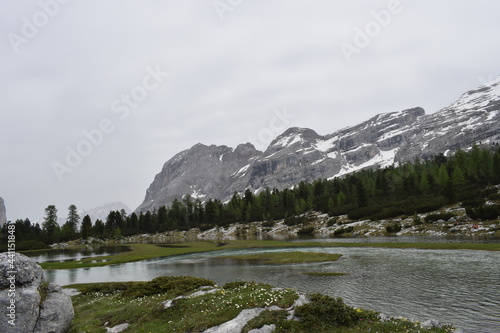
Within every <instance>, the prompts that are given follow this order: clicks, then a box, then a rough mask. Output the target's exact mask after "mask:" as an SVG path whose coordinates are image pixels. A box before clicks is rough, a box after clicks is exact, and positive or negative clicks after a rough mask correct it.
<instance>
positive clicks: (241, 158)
mask: <svg viewBox="0 0 500 333" xmlns="http://www.w3.org/2000/svg"><path fill="white" fill-rule="evenodd" d="M260 153H261V152H260V151H258V150H256V149H255V147H254V146H253V145H252V144H250V143H247V144H241V145H239V146H238V147H236V149H233V148H230V147H227V146H215V145H212V146H205V145H203V144H201V143H199V144H197V145H195V146H193V147H192V148H191V149H188V150H185V151H183V152H180V153H179V154H177V155H175V156H174V157H173V158H172V159H170V160H169V161H168V162H167V163H165V164H164V165H163V169H162V171H161V172H160V173H159V174H158V175H156V177H155V179H154V181H153V183H152V184H151V186H150V187H149V188H148V190H147V192H146V198H145V200H144V202H143V203H142V204H141V205H140V206H139V207H138V208H137V209H136V211H137V212H140V211H143V212H145V211H147V210H151V209H153V208H158V207H160V206H162V205H170V204H171V203H172V201H173V200H174V199H179V200H180V199H182V197H183V196H184V195H186V194H189V195H191V197H192V198H193V199H200V200H204V199H205V198H206V197H210V198H223V197H225V196H226V195H227V193H228V188H229V187H230V185H231V184H232V183H233V180H234V178H235V177H237V176H238V175H239V174H242V173H245V172H246V169H245V166H247V165H248V163H249V161H251V160H252V159H254V158H256V157H257V156H259V155H260Z"/></svg>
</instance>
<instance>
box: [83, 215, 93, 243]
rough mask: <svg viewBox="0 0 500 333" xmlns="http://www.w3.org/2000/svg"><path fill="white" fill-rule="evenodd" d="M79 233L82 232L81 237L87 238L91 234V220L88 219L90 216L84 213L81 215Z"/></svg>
mask: <svg viewBox="0 0 500 333" xmlns="http://www.w3.org/2000/svg"><path fill="white" fill-rule="evenodd" d="M80 233H81V234H82V238H83V239H87V238H89V237H90V236H92V220H91V219H90V216H88V215H85V216H84V217H83V220H82V226H81V228H80Z"/></svg>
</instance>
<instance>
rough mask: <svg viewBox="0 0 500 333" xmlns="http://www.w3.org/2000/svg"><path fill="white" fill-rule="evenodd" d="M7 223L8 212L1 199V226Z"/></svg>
mask: <svg viewBox="0 0 500 333" xmlns="http://www.w3.org/2000/svg"><path fill="white" fill-rule="evenodd" d="M5 222H7V211H6V209H5V203H4V201H3V199H2V198H0V226H2V225H4V223H5Z"/></svg>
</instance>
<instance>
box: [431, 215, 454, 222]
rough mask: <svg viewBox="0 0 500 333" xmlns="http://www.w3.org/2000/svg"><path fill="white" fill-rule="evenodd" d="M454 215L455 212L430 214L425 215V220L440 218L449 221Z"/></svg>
mask: <svg viewBox="0 0 500 333" xmlns="http://www.w3.org/2000/svg"><path fill="white" fill-rule="evenodd" d="M452 217H455V214H452V213H436V214H429V215H427V216H426V217H425V222H427V223H430V222H436V221H439V220H443V221H448V220H449V219H451V218H452Z"/></svg>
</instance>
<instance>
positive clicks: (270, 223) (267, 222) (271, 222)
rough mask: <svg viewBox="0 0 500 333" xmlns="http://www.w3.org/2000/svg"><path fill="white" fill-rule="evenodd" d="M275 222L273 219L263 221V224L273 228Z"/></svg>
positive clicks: (265, 226)
mask: <svg viewBox="0 0 500 333" xmlns="http://www.w3.org/2000/svg"><path fill="white" fill-rule="evenodd" d="M275 224H276V222H274V221H272V220H271V221H266V222H262V226H263V227H264V228H272V227H274V225H275Z"/></svg>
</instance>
